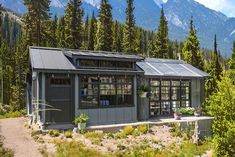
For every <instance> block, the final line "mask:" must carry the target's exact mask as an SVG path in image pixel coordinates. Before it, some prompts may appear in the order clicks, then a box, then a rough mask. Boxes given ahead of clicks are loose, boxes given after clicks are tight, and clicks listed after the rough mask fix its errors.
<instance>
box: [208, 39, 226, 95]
mask: <svg viewBox="0 0 235 157" xmlns="http://www.w3.org/2000/svg"><path fill="white" fill-rule="evenodd" d="M212 57H213V58H212V61H211V63H210V67H209V73H210V76H211V78H210V79H209V80H207V82H206V93H207V96H210V95H211V94H213V93H214V92H216V91H217V82H218V81H221V77H222V72H223V69H222V67H221V64H220V62H219V55H218V49H217V39H216V35H215V38H214V54H213V56H212Z"/></svg>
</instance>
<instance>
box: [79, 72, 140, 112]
mask: <svg viewBox="0 0 235 157" xmlns="http://www.w3.org/2000/svg"><path fill="white" fill-rule="evenodd" d="M81 76H88V77H92V76H93V77H98V83H95V84H96V85H97V86H98V95H95V96H98V106H94V107H86V106H84V105H82V103H81V97H82V96H81V93H80V89H81V86H80V85H81V84H92V83H82V82H81ZM111 76H112V75H79V89H78V90H79V109H103V108H125V107H135V104H134V99H135V96H134V76H132V75H128V77H131V78H132V79H131V83H117V78H118V77H125V75H117V77H115V83H114V84H115V87H116V88H115V93H116V95H115V96H116V102H115V105H109V106H101V105H100V84H101V83H100V77H111ZM125 81H126V80H125ZM103 84H108V83H103ZM109 84H113V83H109ZM126 84H127V85H132V89H131V90H132V103H133V104H127V105H117V103H118V97H117V95H118V94H117V91H118V89H117V85H126Z"/></svg>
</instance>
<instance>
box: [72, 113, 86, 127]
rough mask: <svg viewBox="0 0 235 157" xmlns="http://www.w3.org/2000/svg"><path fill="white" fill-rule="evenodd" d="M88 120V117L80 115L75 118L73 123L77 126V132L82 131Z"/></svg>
mask: <svg viewBox="0 0 235 157" xmlns="http://www.w3.org/2000/svg"><path fill="white" fill-rule="evenodd" d="M88 120H89V117H88V116H87V115H85V114H80V116H78V117H76V118H75V120H74V123H75V125H77V126H78V130H84V129H85V128H86V124H87V121H88Z"/></svg>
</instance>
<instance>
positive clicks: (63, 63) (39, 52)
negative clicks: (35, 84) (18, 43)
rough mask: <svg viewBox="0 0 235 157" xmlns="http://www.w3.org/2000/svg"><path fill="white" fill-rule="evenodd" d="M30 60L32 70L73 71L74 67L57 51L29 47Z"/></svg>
mask: <svg viewBox="0 0 235 157" xmlns="http://www.w3.org/2000/svg"><path fill="white" fill-rule="evenodd" d="M29 54H30V60H31V66H32V68H33V69H41V70H46V69H57V70H73V69H76V68H75V67H74V65H73V64H72V63H71V62H70V61H69V60H68V58H66V57H65V55H64V54H63V52H62V51H60V50H58V49H43V48H41V49H40V48H34V47H30V51H29Z"/></svg>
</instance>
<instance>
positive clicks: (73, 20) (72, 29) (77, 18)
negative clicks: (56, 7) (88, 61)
mask: <svg viewBox="0 0 235 157" xmlns="http://www.w3.org/2000/svg"><path fill="white" fill-rule="evenodd" d="M81 5H82V2H81V0H69V1H68V4H67V8H66V11H65V43H66V48H71V49H79V48H80V47H81V46H82V17H83V14H84V13H83V10H82V8H81Z"/></svg>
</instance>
